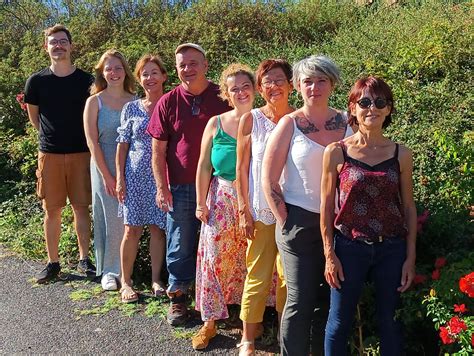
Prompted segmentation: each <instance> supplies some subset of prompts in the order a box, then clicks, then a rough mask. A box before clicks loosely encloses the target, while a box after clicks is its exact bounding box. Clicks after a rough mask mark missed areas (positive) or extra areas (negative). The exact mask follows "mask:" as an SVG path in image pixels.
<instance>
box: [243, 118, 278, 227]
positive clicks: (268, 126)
mask: <svg viewBox="0 0 474 356" xmlns="http://www.w3.org/2000/svg"><path fill="white" fill-rule="evenodd" d="M250 112H251V114H252V118H253V127H252V134H251V138H252V156H251V158H250V169H249V201H250V205H251V208H250V212H251V214H252V217H253V219H254V221H260V222H262V223H264V224H265V225H271V224H274V223H275V222H276V219H275V216H274V215H273V213H272V211H271V210H270V208H269V207H268V204H267V200H266V199H265V196H264V194H263V191H262V183H261V182H262V179H261V178H262V160H263V153H264V152H265V146H266V145H267V141H268V137H269V136H270V134H271V133H272V131H273V129H274V128H275V126H276V125H275V124H274V123H273V122H272V121H271V120H270V119H268V118H267V117H266V116H265V115H264V114H263V113H262V112H261V111H260V109H252V110H251V111H250Z"/></svg>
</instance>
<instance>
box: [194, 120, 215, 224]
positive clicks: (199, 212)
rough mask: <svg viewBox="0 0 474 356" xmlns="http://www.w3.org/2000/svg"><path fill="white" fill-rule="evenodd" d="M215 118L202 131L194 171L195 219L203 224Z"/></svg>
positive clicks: (206, 218) (206, 217)
mask: <svg viewBox="0 0 474 356" xmlns="http://www.w3.org/2000/svg"><path fill="white" fill-rule="evenodd" d="M216 123H217V118H216V117H215V116H214V117H212V118H211V119H210V120H209V122H208V123H207V125H206V128H205V129H204V133H203V135H202V140H201V154H200V156H199V162H198V166H197V171H196V217H197V218H198V219H199V220H201V221H202V222H203V223H206V224H207V222H208V219H209V209H208V208H207V205H206V196H207V192H208V190H209V182H210V180H211V173H212V165H211V149H212V138H213V137H214V134H215V131H216Z"/></svg>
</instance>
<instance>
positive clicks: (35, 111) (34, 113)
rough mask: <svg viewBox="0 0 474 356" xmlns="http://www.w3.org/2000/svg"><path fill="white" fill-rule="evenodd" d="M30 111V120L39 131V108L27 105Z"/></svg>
mask: <svg viewBox="0 0 474 356" xmlns="http://www.w3.org/2000/svg"><path fill="white" fill-rule="evenodd" d="M26 109H27V110H28V118H29V119H30V122H31V124H32V125H33V126H34V128H35V129H36V130H38V131H39V106H37V105H32V104H26Z"/></svg>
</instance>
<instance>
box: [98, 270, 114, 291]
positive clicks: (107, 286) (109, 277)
mask: <svg viewBox="0 0 474 356" xmlns="http://www.w3.org/2000/svg"><path fill="white" fill-rule="evenodd" d="M100 284H101V285H102V289H103V290H117V289H118V286H117V280H116V279H115V276H114V275H113V274H112V273H106V274H104V275H103V276H102V279H101V281H100Z"/></svg>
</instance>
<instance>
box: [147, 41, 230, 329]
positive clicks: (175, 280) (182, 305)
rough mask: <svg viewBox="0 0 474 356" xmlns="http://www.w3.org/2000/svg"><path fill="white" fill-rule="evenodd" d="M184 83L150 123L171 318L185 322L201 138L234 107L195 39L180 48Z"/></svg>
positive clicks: (179, 66)
mask: <svg viewBox="0 0 474 356" xmlns="http://www.w3.org/2000/svg"><path fill="white" fill-rule="evenodd" d="M175 55H176V70H177V73H178V77H179V79H180V80H181V84H180V85H178V86H177V87H176V88H174V89H173V90H171V91H170V92H168V93H166V94H165V95H163V97H162V98H161V99H160V101H159V102H158V104H157V105H156V107H155V109H154V111H153V115H152V116H151V119H150V124H149V126H148V133H149V134H150V135H151V136H152V137H153V138H154V140H153V146H152V147H153V158H152V165H153V174H154V176H155V181H156V185H157V194H156V201H157V204H158V206H159V207H160V208H161V209H162V210H163V211H165V212H167V228H166V236H167V251H166V265H167V268H168V272H169V286H168V290H167V293H168V296H169V297H170V300H171V305H170V309H169V311H168V316H167V321H168V323H169V324H171V325H173V326H178V325H181V324H184V323H185V322H186V320H187V314H188V310H187V307H186V296H187V294H188V291H189V287H190V286H191V285H192V283H193V282H194V279H195V276H196V252H195V247H196V242H197V238H198V229H199V222H198V220H197V219H196V217H195V210H196V186H195V181H196V169H197V163H198V159H199V153H200V148H201V138H202V134H203V132H204V128H205V127H206V124H207V122H208V121H209V119H210V118H211V117H212V116H215V115H218V114H221V113H223V112H225V111H228V110H230V108H229V106H228V105H227V104H226V103H225V102H224V101H222V100H221V99H220V98H219V87H218V86H217V85H216V84H214V83H212V82H210V81H209V80H208V79H207V78H206V73H207V69H208V62H207V59H206V54H205V52H204V50H203V48H202V47H201V46H199V45H197V44H194V43H184V44H181V45H179V46H178V47H177V48H176V51H175Z"/></svg>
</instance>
